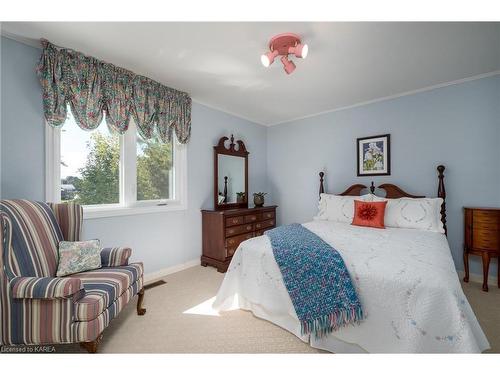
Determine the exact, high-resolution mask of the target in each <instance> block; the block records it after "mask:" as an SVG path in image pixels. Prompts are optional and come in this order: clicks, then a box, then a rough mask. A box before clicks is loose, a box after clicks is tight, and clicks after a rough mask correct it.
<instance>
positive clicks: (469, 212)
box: [464, 207, 500, 292]
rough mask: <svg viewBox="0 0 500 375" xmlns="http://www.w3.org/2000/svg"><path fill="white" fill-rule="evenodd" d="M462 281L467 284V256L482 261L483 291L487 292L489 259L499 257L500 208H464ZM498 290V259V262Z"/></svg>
mask: <svg viewBox="0 0 500 375" xmlns="http://www.w3.org/2000/svg"><path fill="white" fill-rule="evenodd" d="M464 215H465V228H464V233H465V243H464V268H465V277H464V281H465V282H469V254H472V255H479V256H481V258H482V260H483V290H484V291H485V292H487V291H488V273H489V268H490V259H491V258H499V256H500V208H487V207H464ZM497 277H498V281H497V283H498V287H499V288H500V259H499V262H498V276H497Z"/></svg>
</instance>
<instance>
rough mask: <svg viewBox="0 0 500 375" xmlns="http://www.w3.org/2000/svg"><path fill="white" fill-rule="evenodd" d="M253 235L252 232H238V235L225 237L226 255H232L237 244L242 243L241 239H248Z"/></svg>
mask: <svg viewBox="0 0 500 375" xmlns="http://www.w3.org/2000/svg"><path fill="white" fill-rule="evenodd" d="M253 236H254V233H253V232H252V233H246V234H240V235H239V236H234V237H230V238H226V249H227V256H228V257H230V256H233V254H234V252H235V251H236V249H237V248H238V246H239V244H240V243H242V242H243V241H246V240H249V239H250V238H252V237H253Z"/></svg>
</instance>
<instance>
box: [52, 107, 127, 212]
mask: <svg viewBox="0 0 500 375" xmlns="http://www.w3.org/2000/svg"><path fill="white" fill-rule="evenodd" d="M119 176H120V139H119V136H118V134H111V133H110V131H109V129H108V127H107V126H106V124H105V123H104V121H103V123H102V124H101V125H100V126H99V127H98V128H97V129H96V130H92V131H90V132H89V131H85V130H83V129H81V128H80V127H79V126H78V125H77V124H76V123H75V120H74V118H73V115H72V114H71V111H69V110H68V117H67V119H66V122H65V123H64V126H63V127H62V129H61V201H63V202H64V201H75V202H78V203H80V204H84V205H89V204H110V203H119V201H120V184H119V179H120V177H119Z"/></svg>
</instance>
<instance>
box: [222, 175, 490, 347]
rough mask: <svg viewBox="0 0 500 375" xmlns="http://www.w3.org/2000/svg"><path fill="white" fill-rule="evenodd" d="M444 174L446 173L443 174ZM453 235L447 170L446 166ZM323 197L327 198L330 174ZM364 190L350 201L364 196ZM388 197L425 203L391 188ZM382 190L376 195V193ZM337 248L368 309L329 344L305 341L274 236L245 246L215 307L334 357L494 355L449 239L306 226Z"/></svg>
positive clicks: (320, 223) (318, 223)
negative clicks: (245, 314) (245, 315)
mask: <svg viewBox="0 0 500 375" xmlns="http://www.w3.org/2000/svg"><path fill="white" fill-rule="evenodd" d="M441 168H442V169H441ZM438 171H439V188H438V196H440V197H441V198H443V204H442V208H441V220H442V223H443V227H444V228H446V206H445V203H444V198H445V190H444V175H443V171H444V167H442V166H440V167H438ZM320 176H321V182H320V193H324V186H323V174H321V175H320ZM364 189H366V186H364V185H359V184H358V185H353V186H351V187H349V188H348V189H347V190H346V191H344V193H342V194H343V195H351V196H359V195H361V192H362V191H363V190H364ZM378 189H382V190H385V192H386V197H387V198H400V197H410V198H412V197H413V198H416V197H418V196H415V195H411V194H408V193H406V192H404V191H403V190H402V189H400V188H399V187H397V186H395V185H391V184H384V185H381V186H379V187H378ZM375 190H376V189H375V187H374V186H373V183H372V186H371V187H370V191H371V192H372V193H373V192H375ZM303 226H304V227H306V228H307V229H308V230H310V231H311V232H313V233H314V234H316V235H317V236H319V237H320V238H321V239H322V240H324V241H325V242H327V243H328V244H329V245H330V246H332V247H333V248H334V249H336V250H337V251H338V252H339V253H340V255H341V256H342V258H343V259H344V262H345V265H346V267H347V269H348V271H349V273H350V275H351V279H352V280H353V283H354V287H355V288H356V292H357V294H358V296H359V299H360V301H361V303H362V305H363V309H364V312H365V318H364V320H363V321H362V322H360V323H359V324H354V325H349V326H346V327H343V328H340V329H338V330H336V331H334V332H332V333H330V334H328V335H326V336H324V337H321V338H317V337H315V336H314V335H311V334H307V335H305V334H301V326H300V321H299V320H298V318H297V315H296V313H295V309H294V306H293V304H292V301H291V299H290V297H289V295H288V292H287V289H286V288H285V285H284V283H283V278H282V276H281V273H280V269H279V268H278V265H277V263H276V261H275V259H274V256H273V250H272V248H271V244H270V241H269V238H268V237H267V236H266V235H263V236H259V237H255V238H252V239H250V240H247V241H245V242H243V243H241V244H240V246H239V248H238V249H237V251H236V253H235V254H234V256H233V259H232V261H231V264H230V265H229V268H228V271H227V274H226V276H225V278H224V280H223V283H222V285H221V287H220V289H219V292H218V294H217V297H216V300H215V302H214V305H213V307H214V308H215V309H216V310H218V311H227V310H232V309H243V310H249V311H251V312H252V313H253V314H254V315H255V316H257V317H259V318H262V319H265V320H268V321H270V322H272V323H274V324H276V325H278V326H280V327H282V328H284V329H286V330H287V331H289V332H291V333H293V334H294V335H296V336H297V337H299V338H300V339H301V340H303V341H304V342H308V343H309V344H310V345H311V346H312V347H314V348H318V349H323V350H326V351H329V352H333V353H363V352H370V353H399V352H402V353H421V352H424V353H479V352H482V351H484V350H486V349H488V348H489V343H488V340H487V339H486V337H485V335H484V333H483V331H482V329H481V327H480V326H479V323H478V321H477V319H476V317H475V315H474V312H473V311H472V309H471V307H470V305H469V302H468V301H467V299H466V297H465V295H464V293H463V291H462V288H461V285H460V282H459V279H458V275H457V272H456V270H455V267H454V263H453V260H452V257H451V253H450V249H449V246H448V242H447V239H446V235H445V234H442V233H436V232H431V231H426V230H418V229H403V228H386V229H384V230H381V229H372V228H366V227H357V226H353V225H350V224H347V223H343V222H333V221H328V220H314V221H311V222H308V223H304V224H303Z"/></svg>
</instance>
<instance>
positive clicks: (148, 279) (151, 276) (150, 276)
mask: <svg viewBox="0 0 500 375" xmlns="http://www.w3.org/2000/svg"><path fill="white" fill-rule="evenodd" d="M199 264H200V258H196V259H192V260H190V261H188V262H185V263H181V264H177V265H175V266H171V267H167V268H163V269H161V270H159V271H156V272H151V273H146V274H145V275H144V285H147V284H151V283H154V282H155V281H158V280H160V279H162V278H163V277H165V276H167V275H170V274H172V273H176V272H179V271H183V270H185V269H188V268H191V267H194V266H198V265H199Z"/></svg>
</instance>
